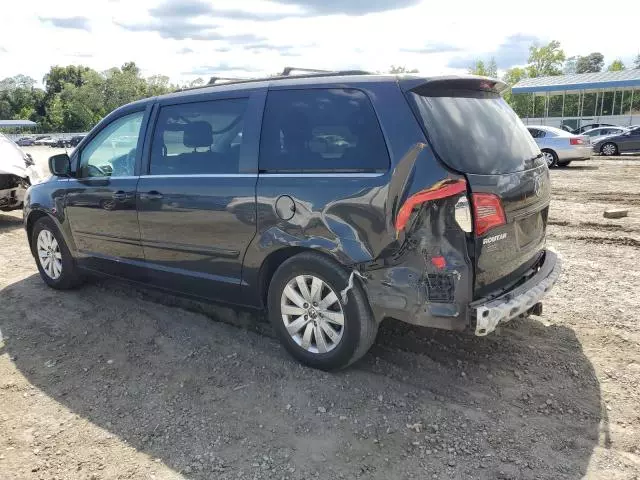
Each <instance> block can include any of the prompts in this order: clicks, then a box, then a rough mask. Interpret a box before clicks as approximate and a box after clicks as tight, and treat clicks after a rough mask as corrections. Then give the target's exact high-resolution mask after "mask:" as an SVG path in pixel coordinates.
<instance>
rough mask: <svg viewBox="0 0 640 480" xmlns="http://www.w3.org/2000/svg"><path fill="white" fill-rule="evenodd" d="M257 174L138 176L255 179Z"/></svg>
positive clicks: (149, 176) (146, 176) (142, 176)
mask: <svg viewBox="0 0 640 480" xmlns="http://www.w3.org/2000/svg"><path fill="white" fill-rule="evenodd" d="M257 176H258V174H257V173H193V174H191V173H190V174H175V175H140V178H256V177H257Z"/></svg>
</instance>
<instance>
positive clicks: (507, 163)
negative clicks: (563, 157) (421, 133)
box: [409, 90, 542, 175]
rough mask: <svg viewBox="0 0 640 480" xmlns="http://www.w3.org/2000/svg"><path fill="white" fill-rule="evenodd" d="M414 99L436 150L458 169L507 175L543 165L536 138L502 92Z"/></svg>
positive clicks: (460, 92)
mask: <svg viewBox="0 0 640 480" xmlns="http://www.w3.org/2000/svg"><path fill="white" fill-rule="evenodd" d="M447 95H451V96H447ZM409 97H410V102H411V103H412V106H413V108H415V110H416V112H417V114H418V117H419V119H420V120H421V121H422V123H423V127H424V129H425V133H426V134H427V138H428V139H429V143H430V144H431V146H432V148H433V149H434V150H435V152H436V153H437V154H438V156H439V157H440V158H441V159H442V161H443V162H445V163H446V164H447V165H449V166H450V167H452V168H454V169H456V170H458V171H461V172H465V173H475V174H485V175H490V174H501V173H510V172H516V171H520V170H524V169H525V168H531V167H532V166H535V165H538V164H539V162H540V163H541V162H542V159H537V158H536V157H538V156H539V155H540V150H539V149H538V146H537V144H536V143H535V140H534V139H533V137H532V136H531V134H530V133H529V132H528V131H527V128H526V127H525V126H524V124H523V123H522V121H520V118H518V116H517V115H516V114H515V112H514V111H513V110H512V109H511V107H509V105H508V104H507V103H506V102H505V101H504V99H503V98H502V97H501V96H500V95H499V94H498V93H494V92H486V91H474V90H453V91H446V92H439V94H438V95H437V96H435V95H434V96H431V95H430V96H423V95H419V94H417V93H414V92H411V93H409ZM534 159H535V160H534Z"/></svg>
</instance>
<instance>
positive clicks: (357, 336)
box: [268, 252, 378, 370]
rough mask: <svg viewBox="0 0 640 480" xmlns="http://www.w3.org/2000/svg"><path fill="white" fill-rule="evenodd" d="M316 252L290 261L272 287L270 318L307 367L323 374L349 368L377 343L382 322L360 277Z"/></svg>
mask: <svg viewBox="0 0 640 480" xmlns="http://www.w3.org/2000/svg"><path fill="white" fill-rule="evenodd" d="M349 275H350V274H349V272H347V271H346V270H345V269H344V268H342V267H341V266H340V265H339V264H337V263H336V262H334V261H333V260H331V259H329V258H327V257H325V256H323V255H320V254H318V253H314V252H308V253H301V254H298V255H296V256H294V257H291V258H290V259H288V260H287V261H285V262H284V263H283V264H282V265H281V266H280V267H279V268H278V270H277V271H276V272H275V274H274V276H273V278H272V280H271V283H270V285H269V293H268V309H269V319H270V321H271V324H272V325H273V328H274V330H275V332H276V334H277V335H278V338H279V340H280V342H281V343H282V344H283V345H284V347H285V348H286V349H287V351H288V352H289V353H290V354H291V355H292V356H293V357H295V358H296V359H297V360H298V361H300V362H301V363H303V364H305V365H308V366H310V367H313V368H318V369H320V370H336V369H339V368H344V367H346V366H348V365H350V364H351V363H353V362H355V361H356V360H358V359H359V358H360V357H362V356H363V355H364V354H365V353H366V352H367V351H368V350H369V348H370V347H371V345H372V344H373V342H374V340H375V337H376V333H377V331H378V324H377V323H376V321H375V319H374V318H373V315H372V314H371V310H370V308H369V303H368V301H367V297H366V295H365V292H364V290H363V288H362V286H361V285H360V282H359V280H358V279H357V278H354V281H353V288H351V289H350V290H349V291H348V292H347V302H346V303H345V302H343V301H342V297H341V293H340V292H341V291H342V290H343V289H345V288H346V287H347V285H348V283H349Z"/></svg>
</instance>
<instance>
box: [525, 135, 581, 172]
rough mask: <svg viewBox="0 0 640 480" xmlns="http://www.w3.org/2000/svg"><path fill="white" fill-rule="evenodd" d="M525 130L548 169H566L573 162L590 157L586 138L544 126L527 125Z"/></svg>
mask: <svg viewBox="0 0 640 480" xmlns="http://www.w3.org/2000/svg"><path fill="white" fill-rule="evenodd" d="M527 130H529V133H530V134H531V136H532V137H533V139H534V140H535V141H536V143H537V144H538V147H540V150H541V151H542V153H543V154H544V158H545V160H546V162H547V166H548V167H549V168H553V167H566V166H567V165H569V164H570V163H571V162H573V161H575V160H587V159H589V158H590V157H591V142H590V139H589V137H588V136H585V135H575V134H573V133H569V132H567V131H565V130H561V129H559V128H555V127H547V126H544V125H527Z"/></svg>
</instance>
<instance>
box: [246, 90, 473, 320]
mask: <svg viewBox="0 0 640 480" xmlns="http://www.w3.org/2000/svg"><path fill="white" fill-rule="evenodd" d="M326 88H341V85H339V84H336V85H331V84H328V85H326ZM356 88H359V89H360V90H362V91H363V92H365V93H366V95H367V96H368V97H369V99H370V100H371V102H372V104H373V107H374V110H375V112H376V114H377V116H378V120H379V123H380V127H381V130H382V132H383V135H384V139H385V142H386V145H387V149H388V152H389V157H390V168H389V170H388V171H387V172H386V173H381V174H361V175H359V174H357V173H354V174H345V175H339V174H329V175H314V174H291V175H270V174H260V175H259V178H258V183H257V190H256V200H257V201H256V224H257V231H256V236H255V238H254V240H253V241H252V242H251V244H250V245H249V247H248V249H247V252H246V255H245V259H244V264H243V285H244V288H245V292H246V294H247V295H246V298H252V299H254V301H255V302H256V303H259V302H260V300H259V297H260V294H259V292H260V288H261V286H260V285H259V282H260V278H261V277H260V269H261V267H262V265H263V262H264V261H265V259H266V258H268V257H269V255H271V254H273V253H274V252H277V251H278V250H281V249H284V248H288V247H292V246H293V247H298V248H303V249H310V250H316V251H320V252H322V253H325V254H327V255H329V256H331V257H333V258H334V259H336V260H337V261H339V262H340V263H341V264H342V265H344V266H345V267H346V268H348V269H350V270H353V269H357V270H359V271H361V272H362V273H363V274H364V275H365V276H366V277H367V278H368V279H367V280H365V281H364V285H365V288H366V291H367V293H368V295H369V298H370V303H371V306H372V309H373V310H374V314H375V316H376V317H377V318H378V319H379V320H381V319H382V318H383V317H384V316H392V317H396V318H399V319H401V320H405V321H408V322H411V323H418V324H421V325H437V326H441V327H443V328H462V325H463V324H464V323H465V322H466V318H465V314H466V312H465V311H464V309H463V307H461V306H460V305H465V304H466V302H462V299H463V297H464V298H466V295H467V294H468V290H469V286H470V276H471V273H470V271H469V266H468V265H469V261H468V258H466V255H467V254H466V249H467V246H466V244H465V242H466V239H465V235H464V232H462V231H461V230H460V228H459V227H457V225H455V224H454V225H453V226H452V225H450V224H449V223H447V222H448V220H447V215H449V214H450V215H449V217H448V218H449V219H450V220H451V221H453V218H454V215H453V213H452V212H453V210H452V209H453V205H455V200H457V198H456V199H455V200H452V201H439V202H437V204H433V205H429V206H428V207H427V206H425V207H424V209H416V212H417V213H419V215H420V218H421V220H420V222H414V220H415V218H414V216H412V217H411V219H410V224H411V225H412V229H411V230H409V229H408V230H407V232H403V233H402V234H401V235H398V234H397V232H396V229H395V217H396V215H397V213H398V211H399V209H400V208H401V206H402V204H403V202H404V201H405V200H406V199H407V198H408V197H409V196H411V195H413V194H415V193H417V192H419V191H422V190H425V189H428V188H432V187H434V186H435V185H438V184H439V183H440V182H443V181H445V180H447V179H452V178H459V177H456V176H455V175H452V174H451V173H450V172H449V171H448V170H447V169H446V168H445V167H443V166H442V165H441V164H440V163H439V161H438V160H437V159H436V157H435V155H434V154H433V152H432V150H431V149H430V147H429V145H428V144H427V143H426V139H425V136H424V133H423V131H422V130H421V128H420V126H419V124H418V122H417V121H416V119H415V117H414V115H413V113H412V111H411V109H410V108H409V105H408V103H407V101H406V99H405V97H404V95H403V94H402V91H401V90H400V88H399V87H398V85H397V84H395V83H388V82H384V83H370V84H367V83H366V82H365V83H363V85H360V86H356ZM282 195H286V196H288V197H290V198H291V200H292V201H293V204H294V205H295V212H294V213H293V214H292V216H291V218H289V219H287V220H284V219H282V218H281V217H280V216H278V214H277V210H276V202H277V200H278V198H279V197H281V196H282ZM414 215H415V214H414ZM418 225H420V226H418ZM452 227H455V228H452ZM436 254H437V255H443V256H445V258H446V261H447V266H446V268H445V269H444V271H438V270H437V269H436V268H435V267H434V266H433V265H432V264H431V263H430V257H431V256H433V255H436ZM429 275H431V277H430V276H429ZM358 281H362V280H358ZM429 283H431V284H432V287H431V289H430V290H427V288H426V285H428V284H429ZM438 285H439V286H440V288H439V289H438V288H437V286H438ZM447 285H448V286H449V287H447ZM443 286H444V287H443ZM346 287H347V285H344V286H343V288H346ZM447 288H448V289H449V290H450V291H451V292H449V293H446V292H445V293H446V295H448V296H447V297H446V298H445V297H443V295H445V293H443V289H444V290H447ZM428 295H431V297H428ZM438 295H440V296H438ZM450 296H453V302H433V301H429V298H438V299H440V300H441V299H442V298H445V299H446V300H450V298H449V297H450ZM458 300H460V302H458ZM467 302H468V299H467ZM436 317H437V318H436Z"/></svg>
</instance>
